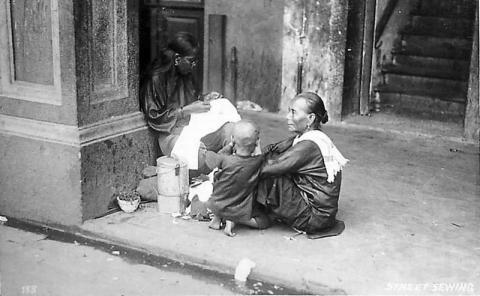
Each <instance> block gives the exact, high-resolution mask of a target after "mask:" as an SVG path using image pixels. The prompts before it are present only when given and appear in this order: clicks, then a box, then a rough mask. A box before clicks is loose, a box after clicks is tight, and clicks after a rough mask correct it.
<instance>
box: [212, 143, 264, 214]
mask: <svg viewBox="0 0 480 296" xmlns="http://www.w3.org/2000/svg"><path fill="white" fill-rule="evenodd" d="M263 160H264V156H263V155H259V156H249V157H242V156H237V155H228V154H221V153H213V152H210V151H208V152H207V157H206V163H207V165H208V167H209V168H211V169H213V168H215V167H218V168H219V171H218V172H216V173H215V180H214V183H213V194H212V196H211V197H210V199H209V200H208V203H207V206H208V208H209V209H210V210H211V211H212V212H213V213H214V214H215V215H216V216H218V217H221V218H224V219H226V220H231V221H234V222H241V221H248V220H250V219H251V218H252V217H254V216H255V213H254V211H255V208H256V207H254V202H255V196H254V195H255V192H256V187H257V183H258V179H259V174H260V168H261V166H262V164H263Z"/></svg>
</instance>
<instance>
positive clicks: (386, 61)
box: [342, 0, 477, 137]
mask: <svg viewBox="0 0 480 296" xmlns="http://www.w3.org/2000/svg"><path fill="white" fill-rule="evenodd" d="M476 2H477V1H475V0H362V1H355V0H350V1H349V4H350V5H349V10H350V11H349V16H348V17H349V19H348V30H347V52H346V63H345V85H344V98H343V110H342V111H343V112H342V115H343V116H344V118H345V119H346V121H347V122H353V123H360V124H367V125H378V126H379V127H381V128H391V127H393V128H394V129H395V128H399V129H406V127H409V129H411V130H412V131H415V132H425V133H437V134H438V132H440V133H442V132H443V130H449V131H448V135H449V136H457V137H459V136H461V135H462V128H463V121H464V117H465V107H466V94H467V87H468V77H469V65H470V55H471V48H472V39H473V38H472V37H473V28H474V17H475V11H476V9H477V8H476ZM372 5H373V6H372ZM371 7H374V9H371ZM369 8H370V9H369ZM373 24H374V26H375V27H374V30H373V32H372V31H368V30H370V29H371V27H369V26H372V25H373ZM368 56H370V57H371V59H370V60H369V59H366V57H368ZM369 67H370V68H369ZM367 68H369V69H368V70H369V72H368V73H366V71H364V70H365V69H367ZM370 70H371V71H370ZM366 76H368V79H366V78H367V77H366ZM365 82H368V85H366V83H365ZM365 90H367V91H365ZM362 103H363V104H362ZM365 103H366V104H365ZM362 106H366V107H367V108H366V109H364V108H362ZM359 114H361V115H370V116H369V117H367V118H364V117H363V118H362V117H361V116H357V115H359Z"/></svg>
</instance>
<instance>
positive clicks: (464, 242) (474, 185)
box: [82, 113, 480, 294]
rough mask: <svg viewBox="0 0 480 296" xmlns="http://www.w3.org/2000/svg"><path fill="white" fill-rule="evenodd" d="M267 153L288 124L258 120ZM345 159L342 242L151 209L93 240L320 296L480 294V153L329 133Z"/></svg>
mask: <svg viewBox="0 0 480 296" xmlns="http://www.w3.org/2000/svg"><path fill="white" fill-rule="evenodd" d="M244 117H249V118H251V119H253V120H255V121H256V122H257V123H258V124H259V125H260V126H261V130H262V131H261V133H262V141H263V144H268V143H271V142H274V141H276V140H280V139H283V138H285V137H286V130H287V129H286V125H285V122H284V120H283V118H281V117H279V116H277V115H273V114H263V113H258V114H255V113H248V114H244ZM324 130H325V132H326V133H327V134H328V135H329V136H330V137H331V138H332V140H333V141H334V143H335V144H336V145H337V147H338V148H339V150H340V151H341V152H342V153H343V154H344V156H345V157H347V158H349V159H350V162H349V164H348V165H347V167H346V169H345V170H344V174H343V182H342V189H341V195H340V210H339V213H338V216H337V217H338V219H340V220H343V221H345V225H346V229H345V231H344V232H343V234H341V235H340V236H336V237H330V238H323V239H318V240H309V239H307V238H306V237H305V236H294V234H295V233H294V232H293V231H292V230H290V229H288V228H286V227H283V226H280V225H277V226H274V227H272V228H269V229H267V230H262V231H257V230H251V229H248V228H241V227H239V228H238V229H237V236H236V237H234V238H230V237H227V236H225V235H223V233H222V232H219V231H213V230H210V229H208V227H207V225H208V224H207V223H206V222H198V221H193V220H182V219H180V218H172V217H171V216H169V215H166V214H159V213H158V212H157V211H156V204H154V203H153V204H147V205H146V206H144V207H143V208H142V209H140V210H138V211H137V212H135V213H133V214H126V213H121V212H119V213H115V214H112V215H109V216H106V217H103V218H99V219H95V220H89V221H87V222H85V223H84V225H83V226H82V229H83V230H84V231H86V232H88V233H91V234H92V235H95V236H97V237H100V238H104V239H107V240H111V241H113V242H116V243H121V244H124V245H127V246H132V247H135V248H139V249H143V250H144V251H145V252H149V253H151V254H157V255H161V256H166V257H169V258H172V259H177V260H180V261H182V262H186V263H191V264H195V265H199V266H202V267H205V268H208V269H213V270H217V271H221V272H225V273H230V274H232V277H233V274H234V270H235V267H236V265H237V264H238V262H239V261H240V260H241V259H242V258H244V257H247V258H249V259H251V260H253V261H254V262H255V263H256V267H255V268H254V269H253V271H252V274H251V277H252V278H255V279H259V280H264V281H267V282H273V283H279V284H281V285H285V286H288V287H292V288H296V289H299V290H303V291H305V292H310V293H315V294H343V293H347V294H432V293H434V294H480V267H479V266H480V265H479V262H480V236H479V228H478V227H479V226H478V225H479V224H480V195H479V193H480V185H479V183H480V182H479V153H478V152H479V150H478V146H475V145H472V144H463V143H460V142H452V141H447V140H442V139H438V138H424V137H412V136H411V135H409V134H405V135H402V134H399V133H389V132H381V131H375V130H368V129H361V128H358V127H351V126H348V125H342V124H338V125H334V126H329V125H328V124H327V125H326V126H325V129H324Z"/></svg>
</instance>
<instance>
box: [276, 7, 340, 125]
mask: <svg viewBox="0 0 480 296" xmlns="http://www.w3.org/2000/svg"><path fill="white" fill-rule="evenodd" d="M347 5H348V4H347V0H330V1H316V0H285V6H284V16H283V21H284V24H283V26H284V30H283V70H282V101H281V107H280V109H281V111H283V112H285V111H286V109H287V107H288V101H289V100H290V99H291V98H293V97H294V96H295V94H296V90H297V80H298V79H299V76H298V75H297V65H298V61H299V59H300V57H301V56H303V61H304V65H303V73H302V83H301V86H302V91H313V92H316V93H317V94H319V95H320V96H321V97H322V99H323V100H324V102H325V105H326V108H327V110H328V112H329V116H330V119H331V120H334V121H339V120H340V119H341V112H342V93H343V73H344V64H345V45H346V28H347V14H348V9H347ZM301 40H302V41H301Z"/></svg>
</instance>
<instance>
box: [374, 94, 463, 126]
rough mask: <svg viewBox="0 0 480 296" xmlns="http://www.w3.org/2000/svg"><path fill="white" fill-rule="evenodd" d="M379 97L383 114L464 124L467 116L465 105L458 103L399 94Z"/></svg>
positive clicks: (380, 95)
mask: <svg viewBox="0 0 480 296" xmlns="http://www.w3.org/2000/svg"><path fill="white" fill-rule="evenodd" d="M378 95H379V96H378V99H379V101H380V104H378V105H377V108H379V109H380V111H382V112H385V111H386V112H393V113H396V114H406V115H409V116H414V117H416V118H421V119H430V120H440V121H451V122H462V121H463V117H464V114H465V104H464V103H460V102H456V101H445V100H442V99H438V98H435V97H429V96H416V95H408V94H399V93H379V94H378Z"/></svg>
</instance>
